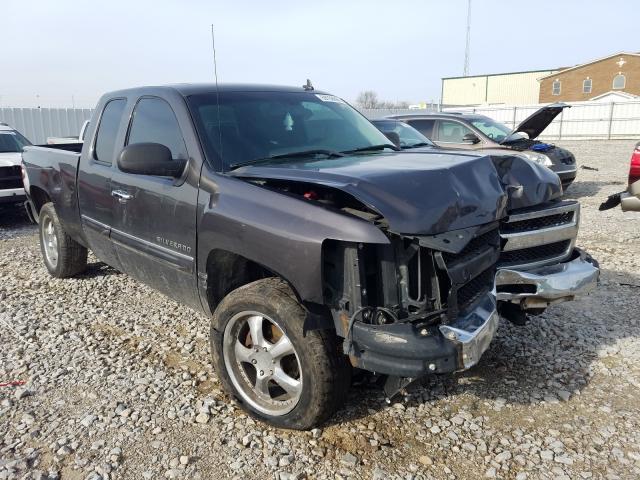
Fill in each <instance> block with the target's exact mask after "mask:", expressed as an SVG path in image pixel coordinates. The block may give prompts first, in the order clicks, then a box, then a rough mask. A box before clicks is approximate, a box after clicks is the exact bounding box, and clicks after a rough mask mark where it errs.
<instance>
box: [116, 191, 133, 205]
mask: <svg viewBox="0 0 640 480" xmlns="http://www.w3.org/2000/svg"><path fill="white" fill-rule="evenodd" d="M111 196H112V197H116V198H117V199H118V201H119V202H120V203H126V202H127V200H131V199H132V198H133V195H131V194H130V193H127V192H125V191H124V190H111Z"/></svg>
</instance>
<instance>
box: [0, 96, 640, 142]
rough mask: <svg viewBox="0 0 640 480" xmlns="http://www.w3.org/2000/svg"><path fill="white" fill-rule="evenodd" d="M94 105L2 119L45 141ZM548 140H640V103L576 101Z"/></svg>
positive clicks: (520, 114)
mask: <svg viewBox="0 0 640 480" xmlns="http://www.w3.org/2000/svg"><path fill="white" fill-rule="evenodd" d="M541 106H542V105H517V106H506V105H501V106H476V107H453V106H442V105H433V106H431V108H427V109H426V110H409V109H402V110H396V109H368V110H367V109H363V110H361V111H362V113H363V114H364V115H365V116H367V117H369V118H380V117H384V116H386V115H393V114H405V113H409V114H420V113H426V112H434V111H439V110H441V111H445V112H446V111H456V112H465V113H479V114H482V115H486V116H488V117H491V118H493V119H494V120H497V121H499V122H502V123H504V124H506V125H507V126H509V127H512V128H513V126H514V125H517V124H518V123H520V122H521V121H522V120H524V119H525V118H527V117H528V116H529V115H531V114H532V113H533V112H535V111H536V110H537V109H539V108H540V107H541ZM91 112H92V110H91V109H90V108H75V109H74V108H0V122H5V123H8V124H9V125H11V126H12V127H14V128H16V129H17V130H18V131H20V132H21V133H22V134H23V135H24V136H26V137H27V138H28V139H29V140H31V142H33V143H35V144H41V143H45V142H46V139H47V137H68V136H77V135H78V134H79V133H80V128H81V127H82V123H83V122H84V121H85V120H88V119H89V118H90V117H91ZM540 138H542V139H547V140H561V139H564V140H574V139H575V140H578V139H585V140H586V139H616V138H620V139H627V138H639V139H640V102H615V103H598V102H575V103H572V104H571V108H568V109H565V110H564V112H563V113H562V114H561V115H558V117H556V119H555V120H554V121H553V122H552V123H551V125H549V126H548V127H547V129H546V130H545V131H544V132H543V134H542V135H541V136H540Z"/></svg>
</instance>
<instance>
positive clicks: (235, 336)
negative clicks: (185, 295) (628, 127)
mask: <svg viewBox="0 0 640 480" xmlns="http://www.w3.org/2000/svg"><path fill="white" fill-rule="evenodd" d="M222 351H223V356H224V363H225V366H226V369H227V373H228V374H229V377H230V378H231V382H232V383H233V386H234V387H235V388H236V390H237V391H238V393H239V394H240V396H241V397H242V399H243V400H244V401H245V402H247V403H248V404H249V405H251V406H252V407H253V408H255V409H256V410H258V411H259V412H262V413H264V414H267V415H271V416H281V415H285V414H287V413H289V412H290V411H291V410H293V409H294V408H295V406H296V405H297V404H298V401H299V400H300V395H301V393H302V381H303V380H302V369H301V367H300V358H299V357H298V354H297V352H296V350H295V348H294V347H293V344H292V343H291V340H290V339H289V337H288V336H287V335H286V334H285V332H284V330H283V329H282V328H281V327H280V326H279V325H278V324H277V323H276V322H275V321H274V320H272V319H271V318H269V317H268V316H266V315H264V314H262V313H259V312H240V313H237V314H236V315H234V316H233V317H232V318H231V320H229V322H228V323H227V326H226V327H225V329H224V334H223V339H222Z"/></svg>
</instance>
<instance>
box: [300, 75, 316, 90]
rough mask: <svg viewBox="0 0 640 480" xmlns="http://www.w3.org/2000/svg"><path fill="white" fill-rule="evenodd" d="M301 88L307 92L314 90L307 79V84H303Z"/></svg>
mask: <svg viewBox="0 0 640 480" xmlns="http://www.w3.org/2000/svg"><path fill="white" fill-rule="evenodd" d="M302 88H304V89H305V90H307V91H311V90H313V89H314V88H313V85H311V80H309V79H308V78H307V83H305V84H304V85H303V86H302Z"/></svg>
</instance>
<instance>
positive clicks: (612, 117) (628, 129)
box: [362, 102, 640, 140]
mask: <svg viewBox="0 0 640 480" xmlns="http://www.w3.org/2000/svg"><path fill="white" fill-rule="evenodd" d="M570 105H571V108H567V109H565V110H564V111H563V112H562V114H560V115H558V116H557V117H556V119H555V120H554V121H553V122H552V123H551V125H549V126H548V127H547V129H546V130H545V131H544V132H543V133H542V135H540V138H541V139H547V140H562V139H564V140H581V139H584V140H587V139H607V140H611V139H628V138H633V139H635V138H638V139H640V102H613V103H598V102H575V103H570ZM542 106H543V105H517V106H515V105H513V106H507V105H501V106H476V107H450V106H440V107H438V106H434V107H433V108H431V109H426V110H405V109H403V110H391V109H374V110H362V113H363V114H364V115H365V116H367V117H368V118H372V119H373V118H380V117H384V116H386V115H394V114H395V115H399V114H412V115H415V114H420V113H428V112H434V111H444V112H450V111H455V112H464V113H478V114H481V115H486V116H487V117H490V118H493V119H494V120H496V121H498V122H501V123H504V124H506V125H507V126H509V127H511V128H514V126H516V125H518V124H519V123H520V122H522V121H523V120H524V119H525V118H527V117H528V116H529V115H531V114H532V113H533V112H535V111H536V110H538V109H539V108H541V107H542Z"/></svg>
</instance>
